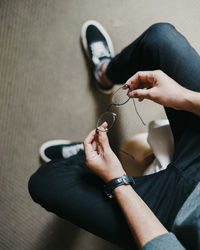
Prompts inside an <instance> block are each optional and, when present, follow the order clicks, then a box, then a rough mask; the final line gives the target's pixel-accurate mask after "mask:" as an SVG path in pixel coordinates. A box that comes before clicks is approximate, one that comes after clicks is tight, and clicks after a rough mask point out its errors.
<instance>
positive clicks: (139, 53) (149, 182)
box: [29, 23, 200, 249]
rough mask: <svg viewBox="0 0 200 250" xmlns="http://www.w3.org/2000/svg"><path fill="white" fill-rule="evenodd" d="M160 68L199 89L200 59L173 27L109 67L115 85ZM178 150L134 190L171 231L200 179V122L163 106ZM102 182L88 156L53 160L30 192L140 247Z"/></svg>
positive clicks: (149, 35)
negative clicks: (134, 75)
mask: <svg viewBox="0 0 200 250" xmlns="http://www.w3.org/2000/svg"><path fill="white" fill-rule="evenodd" d="M155 69H161V70H162V71H164V72H165V73H166V74H168V75H169V76H170V77H172V78H173V79H174V80H176V81H177V82H178V83H179V84H181V85H182V86H185V87H186V88H188V89H191V90H194V91H198V92H199V91H200V57H199V55H198V54H197V52H196V51H195V50H194V49H193V48H192V47H191V45H190V44H189V43H188V41H187V40H186V39H185V38H184V37H183V36H182V35H181V34H180V33H179V32H178V31H177V30H176V29H175V28H174V27H173V26H172V25H170V24H167V23H159V24H154V25H152V26H151V27H150V28H149V29H148V30H147V31H145V32H144V33H143V34H142V35H141V36H140V37H139V38H138V39H137V40H136V41H134V42H133V43H132V44H130V45H129V46H128V47H126V48H125V49H124V50H123V51H122V52H121V53H119V54H118V55H117V56H115V57H114V58H113V59H112V61H111V62H110V64H109V66H108V68H107V75H108V77H109V78H110V80H111V81H112V82H114V83H124V82H125V81H126V80H127V79H128V78H129V77H130V76H132V75H133V74H134V73H135V72H137V71H141V70H155ZM165 110H166V113H167V116H168V119H169V122H170V126H171V128H172V132H173V136H174V141H175V152H174V157H173V161H172V162H171V163H170V164H169V165H168V167H167V169H165V170H163V171H161V172H158V173H156V174H152V175H149V176H141V177H136V178H135V182H136V185H135V186H134V190H135V191H136V192H137V193H138V194H139V195H140V196H141V197H142V199H143V200H144V201H145V202H146V203H147V204H148V206H149V207H150V208H151V209H152V211H153V212H154V213H155V215H156V216H157V217H158V219H159V220H160V221H161V222H162V223H163V224H164V226H165V227H166V228H167V229H168V230H171V228H172V225H173V222H174V219H175V217H176V215H177V213H178V211H179V209H180V208H181V206H182V204H183V203H184V201H185V200H186V199H187V197H188V196H189V195H190V193H191V192H192V191H193V189H194V188H195V186H196V185H197V183H198V182H199V180H200V118H199V116H196V115H194V114H192V113H189V112H185V111H177V110H174V109H171V108H165ZM102 186H103V181H102V180H101V179H100V178H99V177H98V176H96V175H95V174H94V173H93V172H92V171H91V170H90V169H89V168H88V167H87V166H86V164H85V156H84V152H83V151H80V152H79V153H78V154H77V155H76V156H73V157H71V158H69V159H67V160H59V161H52V162H50V163H47V164H45V165H43V166H42V167H41V168H40V169H39V170H37V171H36V173H34V174H33V175H32V177H31V178H30V181H29V192H30V194H31V196H32V198H33V200H34V201H35V202H37V203H39V204H41V206H43V207H44V208H45V209H47V210H48V211H50V212H53V213H55V214H57V215H58V216H60V217H62V218H64V219H66V220H69V221H71V222H72V223H74V224H76V225H78V226H80V227H82V228H84V229H86V230H88V231H89V232H92V233H94V234H96V235H98V236H100V237H102V238H104V239H106V240H108V241H111V242H112V243H115V244H117V245H118V246H120V247H122V248H125V249H136V248H137V247H136V244H135V241H134V239H133V237H132V235H131V233H130V230H129V228H128V225H127V223H126V220H125V217H124V215H123V213H122V212H121V210H120V208H119V206H118V203H117V201H116V200H115V199H113V200H109V199H108V198H106V196H105V195H104V193H103V189H102Z"/></svg>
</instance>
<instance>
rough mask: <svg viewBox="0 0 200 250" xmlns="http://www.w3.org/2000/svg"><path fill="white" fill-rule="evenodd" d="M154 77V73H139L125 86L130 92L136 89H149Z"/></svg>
mask: <svg viewBox="0 0 200 250" xmlns="http://www.w3.org/2000/svg"><path fill="white" fill-rule="evenodd" d="M154 77H155V73H154V71H139V72H137V73H136V74H135V75H133V76H132V77H131V78H129V79H128V80H127V82H126V84H127V85H128V86H129V87H130V90H134V89H137V88H150V87H152V86H153V83H154Z"/></svg>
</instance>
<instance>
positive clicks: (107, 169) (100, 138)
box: [84, 123, 126, 182]
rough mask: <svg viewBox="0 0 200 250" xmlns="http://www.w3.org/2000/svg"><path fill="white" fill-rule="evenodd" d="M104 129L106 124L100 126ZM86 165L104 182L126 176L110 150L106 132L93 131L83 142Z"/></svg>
mask: <svg viewBox="0 0 200 250" xmlns="http://www.w3.org/2000/svg"><path fill="white" fill-rule="evenodd" d="M102 126H103V127H104V128H106V127H107V124H106V123H104V124H103V125H102ZM84 148H85V155H86V164H87V166H88V167H89V168H90V169H91V170H93V171H94V172H95V173H96V174H97V175H99V176H100V177H101V178H102V179H103V180H104V181H105V182H109V181H111V180H112V179H115V178H117V177H120V176H122V175H123V174H126V173H125V171H124V169H123V167H122V165H121V163H120V161H119V159H118V158H117V156H116V155H115V154H114V152H113V151H112V149H111V148H110V145H109V142H108V137H107V134H106V132H101V131H100V130H99V131H98V134H97V133H96V130H93V131H91V132H90V133H89V135H88V136H87V137H86V139H85V141H84Z"/></svg>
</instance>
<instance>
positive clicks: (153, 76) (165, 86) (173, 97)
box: [126, 70, 187, 109]
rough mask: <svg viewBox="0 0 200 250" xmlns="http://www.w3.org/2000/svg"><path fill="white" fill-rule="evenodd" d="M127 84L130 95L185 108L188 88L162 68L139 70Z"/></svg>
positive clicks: (140, 99) (172, 106) (166, 105)
mask: <svg viewBox="0 0 200 250" xmlns="http://www.w3.org/2000/svg"><path fill="white" fill-rule="evenodd" d="M126 84H127V85H129V86H130V90H129V91H128V95H129V97H131V98H138V100H139V101H143V99H149V100H152V101H154V102H156V103H159V104H161V105H163V106H165V107H171V108H174V109H184V96H186V94H187V89H185V88H184V87H182V86H181V85H179V84H178V83H177V82H176V81H174V80H173V79H172V78H170V77H169V76H168V75H167V74H165V73H164V72H162V71H161V70H155V71H141V72H138V73H136V74H135V75H134V76H132V77H131V78H129V79H128V81H127V82H126Z"/></svg>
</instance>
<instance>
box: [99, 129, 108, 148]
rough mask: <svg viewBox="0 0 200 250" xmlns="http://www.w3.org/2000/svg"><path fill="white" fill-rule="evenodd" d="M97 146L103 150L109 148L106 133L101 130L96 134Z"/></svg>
mask: <svg viewBox="0 0 200 250" xmlns="http://www.w3.org/2000/svg"><path fill="white" fill-rule="evenodd" d="M98 140H99V146H100V147H101V148H102V150H103V151H106V150H107V149H109V148H110V145H109V141H108V136H107V133H105V132H101V131H100V133H99V134H98Z"/></svg>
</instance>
